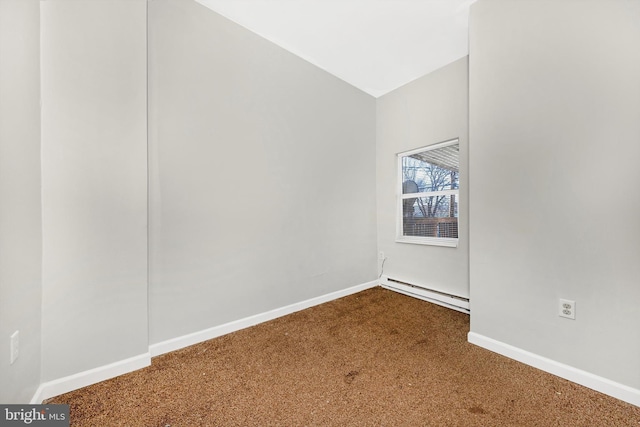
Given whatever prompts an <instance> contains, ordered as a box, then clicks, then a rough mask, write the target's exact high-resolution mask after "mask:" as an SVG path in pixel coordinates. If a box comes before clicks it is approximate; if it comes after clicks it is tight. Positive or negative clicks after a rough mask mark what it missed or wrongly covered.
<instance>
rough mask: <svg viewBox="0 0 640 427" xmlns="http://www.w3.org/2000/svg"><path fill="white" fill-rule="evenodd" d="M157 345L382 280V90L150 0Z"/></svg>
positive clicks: (189, 9) (194, 11) (211, 16)
mask: <svg viewBox="0 0 640 427" xmlns="http://www.w3.org/2000/svg"><path fill="white" fill-rule="evenodd" d="M149 23H150V33H149V34H150V38H149V73H150V74H149V87H150V93H149V95H150V101H149V106H150V111H149V121H150V128H149V129H150V135H149V136H150V152H149V157H150V174H151V175H150V176H151V181H150V213H151V217H150V262H151V264H150V268H151V269H150V274H151V275H150V342H151V343H158V342H162V341H164V340H167V339H171V338H174V337H178V336H181V335H184V334H187V333H191V332H195V331H200V330H203V329H206V328H209V327H212V326H216V325H219V324H222V323H225V322H228V321H232V320H235V319H240V318H244V317H246V316H249V315H253V314H257V313H261V312H264V311H267V310H270V309H274V308H278V307H282V306H284V305H287V304H291V303H294V302H298V301H302V300H305V299H308V298H311V297H315V296H319V295H323V294H326V293H329V292H332V291H336V290H340V289H344V288H347V287H349V286H353V285H358V284H361V283H364V282H367V281H371V280H374V279H375V278H376V237H375V236H376V225H375V224H376V212H375V197H376V194H375V99H374V98H373V97H371V96H369V95H366V94H365V93H363V92H361V91H359V90H357V89H355V88H354V87H352V86H350V85H348V84H346V83H344V82H342V81H340V80H338V79H337V78H335V77H333V76H331V75H329V74H328V73H326V72H324V71H322V70H320V69H318V68H317V67H315V66H313V65H311V64H309V63H307V62H305V61H304V60H302V59H300V58H298V57H296V56H294V55H292V54H290V53H288V52H286V51H285V50H283V49H281V48H279V47H277V46H275V45H274V44H272V43H270V42H268V41H266V40H264V39H262V38H260V37H258V36H257V35H255V34H253V33H251V32H249V31H248V30H246V29H244V28H242V27H240V26H238V25H236V24H234V23H232V22H230V21H228V20H226V19H224V18H222V17H221V16H219V15H217V14H216V13H214V12H212V11H211V10H209V9H207V8H204V7H203V6H201V5H199V4H196V3H195V2H191V1H171V0H156V1H152V2H150V3H149Z"/></svg>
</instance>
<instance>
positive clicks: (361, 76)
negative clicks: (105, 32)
mask: <svg viewBox="0 0 640 427" xmlns="http://www.w3.org/2000/svg"><path fill="white" fill-rule="evenodd" d="M196 1H197V2H198V3H201V4H202V5H204V6H206V7H208V8H210V9H212V10H213V11H215V12H217V13H219V14H221V15H223V16H225V17H226V18H228V19H230V20H232V21H234V22H236V23H238V24H240V25H242V26H243V27H245V28H247V29H249V30H251V31H253V32H255V33H257V34H259V35H260V36H262V37H264V38H266V39H267V40H270V41H271V42H273V43H275V44H277V45H279V46H281V47H282V48H284V49H286V50H288V51H290V52H292V53H294V54H296V55H298V56H300V57H301V58H304V59H305V60H307V61H309V62H311V63H312V64H314V65H316V66H318V67H320V68H322V69H324V70H325V71H327V72H329V73H331V74H333V75H335V76H336V77H338V78H340V79H342V80H344V81H346V82H348V83H350V84H352V85H353V86H355V87H357V88H359V89H361V90H363V91H365V92H367V93H369V94H370V95H372V96H375V97H378V96H381V95H384V94H385V93H387V92H389V91H391V90H393V89H396V88H398V87H400V86H402V85H404V84H405V83H408V82H410V81H412V80H414V79H416V78H418V77H420V76H423V75H425V74H427V73H429V72H431V71H434V70H436V69H438V68H440V67H442V66H444V65H446V64H448V63H450V62H453V61H455V60H456V59H459V58H461V57H463V56H465V55H467V54H468V22H469V6H470V5H471V4H472V3H473V2H474V1H475V0H196Z"/></svg>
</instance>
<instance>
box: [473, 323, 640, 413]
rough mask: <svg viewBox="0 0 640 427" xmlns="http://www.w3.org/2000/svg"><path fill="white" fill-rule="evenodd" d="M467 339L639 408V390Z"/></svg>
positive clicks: (481, 337)
mask: <svg viewBox="0 0 640 427" xmlns="http://www.w3.org/2000/svg"><path fill="white" fill-rule="evenodd" d="M467 337H468V340H469V342H470V343H472V344H475V345H477V346H480V347H482V348H486V349H487V350H491V351H493V352H494V353H498V354H501V355H503V356H506V357H508V358H510V359H514V360H517V361H518V362H522V363H524V364H526V365H529V366H533V367H534V368H538V369H540V370H543V371H545V372H549V373H550V374H553V375H557V376H559V377H561V378H564V379H567V380H569V381H572V382H574V383H577V384H580V385H583V386H585V387H589V388H590V389H593V390H596V391H599V392H600V393H604V394H606V395H609V396H612V397H615V398H616V399H620V400H623V401H625V402H628V403H631V404H632V405H636V406H640V390H638V389H635V388H633V387H629V386H626V385H624V384H620V383H617V382H615V381H611V380H609V379H607V378H603V377H600V376H598V375H594V374H592V373H590V372H586V371H583V370H581V369H577V368H574V367H573V366H569V365H565V364H564V363H560V362H557V361H555V360H552V359H548V358H546V357H542V356H540V355H537V354H535V353H531V352H529V351H526V350H523V349H521V348H518V347H514V346H512V345H509V344H505V343H503V342H501V341H497V340H494V339H493V338H489V337H486V336H484V335H480V334H478V333H475V332H469V334H468V336H467Z"/></svg>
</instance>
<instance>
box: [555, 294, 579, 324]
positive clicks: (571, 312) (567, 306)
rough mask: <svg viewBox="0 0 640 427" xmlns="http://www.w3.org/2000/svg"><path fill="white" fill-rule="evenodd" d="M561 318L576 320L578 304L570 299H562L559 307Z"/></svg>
mask: <svg viewBox="0 0 640 427" xmlns="http://www.w3.org/2000/svg"><path fill="white" fill-rule="evenodd" d="M559 310H560V311H559V313H558V315H559V316H560V317H566V318H567V319H573V320H575V319H576V302H575V301H571V300H568V299H560V306H559Z"/></svg>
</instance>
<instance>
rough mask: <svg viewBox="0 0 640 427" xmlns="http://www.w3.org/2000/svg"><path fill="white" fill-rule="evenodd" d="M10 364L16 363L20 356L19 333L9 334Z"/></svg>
mask: <svg viewBox="0 0 640 427" xmlns="http://www.w3.org/2000/svg"><path fill="white" fill-rule="evenodd" d="M10 347H11V364H12V365H13V362H15V361H16V359H17V358H18V355H19V354H20V331H15V332H14V333H13V334H11V346H10Z"/></svg>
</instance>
